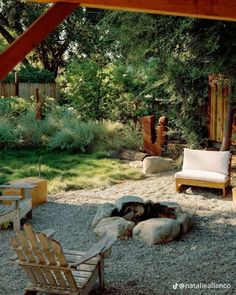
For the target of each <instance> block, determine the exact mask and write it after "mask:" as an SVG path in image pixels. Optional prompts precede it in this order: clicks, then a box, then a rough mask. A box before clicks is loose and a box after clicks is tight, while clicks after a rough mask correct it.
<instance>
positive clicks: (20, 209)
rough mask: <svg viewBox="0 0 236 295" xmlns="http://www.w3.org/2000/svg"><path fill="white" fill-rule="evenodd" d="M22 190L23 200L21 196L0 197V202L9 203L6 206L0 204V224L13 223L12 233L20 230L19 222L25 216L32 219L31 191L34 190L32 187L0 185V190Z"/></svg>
mask: <svg viewBox="0 0 236 295" xmlns="http://www.w3.org/2000/svg"><path fill="white" fill-rule="evenodd" d="M10 188H13V189H24V190H25V198H23V197H22V196H5V195H3V196H1V197H0V201H2V202H6V201H7V202H10V205H8V204H4V203H2V204H0V224H2V223H3V222H8V221H13V229H14V231H19V230H20V220H21V219H22V218H23V217H25V216H27V217H30V218H32V196H31V189H32V188H34V185H27V184H26V185H24V184H21V185H18V184H12V185H7V184H6V185H0V189H10Z"/></svg>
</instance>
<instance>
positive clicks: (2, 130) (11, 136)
mask: <svg viewBox="0 0 236 295" xmlns="http://www.w3.org/2000/svg"><path fill="white" fill-rule="evenodd" d="M14 127H15V126H14V124H13V123H12V122H11V121H10V120H9V119H7V118H4V117H0V148H2V147H14V146H16V145H17V138H16V134H15V132H14V131H15V128H14Z"/></svg>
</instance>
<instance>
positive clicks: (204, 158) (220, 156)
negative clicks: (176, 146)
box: [175, 148, 231, 197]
mask: <svg viewBox="0 0 236 295" xmlns="http://www.w3.org/2000/svg"><path fill="white" fill-rule="evenodd" d="M230 164H231V153H230V152H229V151H224V152H221V151H205V150H192V149H187V148H185V149H184V161H183V168H182V171H180V172H177V173H176V174H175V183H176V191H177V192H178V191H179V190H180V189H181V186H182V185H191V186H202V187H210V188H219V189H222V190H223V197H225V196H226V188H227V187H229V186H230Z"/></svg>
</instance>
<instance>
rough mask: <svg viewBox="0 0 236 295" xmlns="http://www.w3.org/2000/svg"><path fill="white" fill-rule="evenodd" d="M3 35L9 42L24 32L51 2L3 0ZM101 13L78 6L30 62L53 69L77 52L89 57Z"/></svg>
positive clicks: (0, 16)
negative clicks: (34, 2) (35, 2)
mask: <svg viewBox="0 0 236 295" xmlns="http://www.w3.org/2000/svg"><path fill="white" fill-rule="evenodd" d="M0 4H1V5H0V19H1V24H0V34H1V35H2V37H3V38H5V40H6V41H7V42H8V43H11V42H12V41H13V40H14V39H15V38H16V37H17V36H19V35H20V34H22V33H23V32H24V31H25V30H26V29H27V27H29V26H30V25H31V24H32V22H33V21H34V20H36V19H37V18H38V17H39V16H40V15H41V14H42V13H43V12H44V11H45V10H46V9H47V8H48V7H49V5H48V4H26V3H22V2H19V1H17V0H4V1H3V0H1V2H0ZM101 13H102V12H98V10H84V9H82V8H78V9H77V10H76V11H75V12H74V13H73V14H71V15H70V16H69V17H68V18H67V19H66V20H65V21H64V22H63V23H62V24H61V25H60V26H59V27H58V28H57V29H56V30H55V31H54V32H53V33H52V34H50V36H49V37H48V38H47V39H46V40H44V41H43V42H42V43H41V44H40V45H39V46H38V47H37V48H36V49H35V50H34V51H33V53H31V54H30V55H29V57H28V59H29V60H30V62H31V63H33V64H35V65H39V66H42V67H43V68H45V69H47V70H49V71H51V72H54V75H55V76H57V74H58V70H59V69H60V68H63V67H64V66H65V64H66V61H67V60H68V58H69V57H70V56H72V55H74V54H77V55H78V56H89V55H91V53H92V52H95V51H97V29H96V27H95V24H96V22H97V21H98V18H99V16H100V15H101Z"/></svg>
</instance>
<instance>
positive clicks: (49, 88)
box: [0, 83, 58, 99]
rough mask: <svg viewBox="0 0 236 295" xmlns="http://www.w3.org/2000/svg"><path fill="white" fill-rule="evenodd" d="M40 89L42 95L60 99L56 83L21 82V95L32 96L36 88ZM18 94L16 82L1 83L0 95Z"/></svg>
mask: <svg viewBox="0 0 236 295" xmlns="http://www.w3.org/2000/svg"><path fill="white" fill-rule="evenodd" d="M36 88H38V89H39V93H40V95H41V97H46V96H49V97H53V98H55V99H58V87H57V84H56V83H19V97H23V98H26V99H27V98H30V97H31V96H34V95H35V89H36ZM1 96H3V97H10V96H16V85H15V83H0V97H1Z"/></svg>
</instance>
